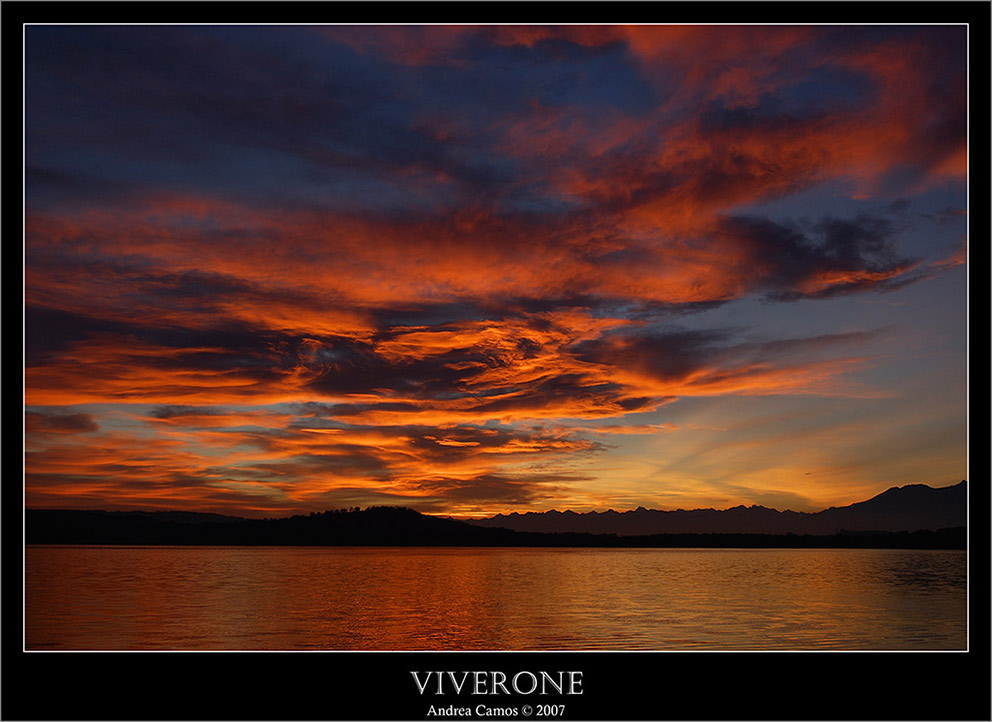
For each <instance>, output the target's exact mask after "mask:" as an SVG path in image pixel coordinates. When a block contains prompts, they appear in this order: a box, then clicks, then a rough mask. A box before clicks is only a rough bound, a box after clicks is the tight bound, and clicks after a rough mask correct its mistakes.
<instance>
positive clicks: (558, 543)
mask: <svg viewBox="0 0 992 722" xmlns="http://www.w3.org/2000/svg"><path fill="white" fill-rule="evenodd" d="M25 541H26V543H28V544H108V545H191V546H211V545H227V546H493V547H632V548H662V547H703V548H797V549H813V548H834V549H840V548H845V549H858V548H888V549H964V548H965V547H966V542H967V534H966V529H965V528H964V527H955V528H947V529H939V530H936V531H930V530H924V531H914V532H841V533H839V534H832V535H810V534H803V535H799V534H725V533H709V534H652V535H640V536H620V535H617V534H585V533H570V532H569V533H541V532H519V531H512V530H510V529H504V528H487V527H480V526H475V525H472V524H468V523H465V522H461V521H456V520H453V519H444V518H438V517H432V516H426V515H423V514H420V513H419V512H416V511H414V510H412V509H407V508H403V507H386V506H374V507H368V508H366V509H359V508H357V507H356V508H352V509H338V510H333V511H326V512H320V513H318V512H314V513H311V514H308V515H297V516H292V517H287V518H276V519H271V518H270V519H242V518H238V517H227V516H222V515H218V514H198V513H195V512H142V511H80V510H69V509H27V510H26V512H25Z"/></svg>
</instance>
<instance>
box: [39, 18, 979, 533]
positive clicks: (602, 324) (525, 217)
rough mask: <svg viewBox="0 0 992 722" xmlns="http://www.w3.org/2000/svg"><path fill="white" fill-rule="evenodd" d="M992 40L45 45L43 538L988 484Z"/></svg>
mask: <svg viewBox="0 0 992 722" xmlns="http://www.w3.org/2000/svg"><path fill="white" fill-rule="evenodd" d="M967 41H968V36H967V27H965V26H961V25H946V26H894V27H883V26H872V27H855V26H657V25H640V26H632V27H621V26H610V25H594V26H561V27H556V26H512V25H499V26H404V25H383V26H316V25H311V26H232V27H224V26H195V25H193V26H184V25H173V26H126V25H123V26H106V27H101V26H29V27H27V28H26V29H25V88H24V96H25V138H24V139H25V155H24V162H25V168H24V173H25V183H26V190H25V245H24V253H25V294H24V303H25V307H24V320H25V349H24V362H25V375H24V383H25V414H24V432H25V503H26V505H27V506H29V507H45V508H56V507H72V508H87V509H149V510H150V509H186V510H197V511H212V512H220V513H228V514H237V515H243V516H256V517H257V516H288V515H290V514H295V513H306V512H310V511H322V510H325V509H336V508H342V507H353V506H362V507H364V506H369V505H379V504H388V505H400V506H407V507H412V508H415V509H417V510H419V511H423V512H428V513H438V514H451V515H460V516H481V515H490V514H495V513H499V512H511V511H520V512H524V511H531V510H545V509H562V510H563V509H573V510H575V511H589V510H600V511H602V510H606V509H615V510H618V511H622V510H626V509H633V508H635V507H638V506H645V507H648V508H659V509H677V508H685V509H689V508H697V507H715V508H726V507H730V506H734V505H737V504H745V505H751V504H761V505H764V506H770V507H774V508H777V509H793V510H796V511H818V510H820V509H823V508H825V507H828V506H832V505H844V504H849V503H852V502H856V501H861V500H864V499H867V498H869V497H871V496H873V495H875V494H878V493H880V492H882V491H884V490H885V489H887V488H889V487H891V486H900V485H905V484H913V483H924V484H928V485H931V486H946V485H949V484H953V483H956V482H958V481H960V480H961V479H964V478H966V477H967V394H966V383H967V367H966V346H967V301H968V295H967V265H966V257H967V245H966V229H967V213H966V209H967V183H966V181H967V107H968V106H967V101H968V98H967V68H968V62H967V61H968V57H967V47H968V45H967Z"/></svg>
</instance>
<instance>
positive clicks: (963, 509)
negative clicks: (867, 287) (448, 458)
mask: <svg viewBox="0 0 992 722" xmlns="http://www.w3.org/2000/svg"><path fill="white" fill-rule="evenodd" d="M966 492H967V482H966V481H965V480H962V481H961V482H959V483H957V484H954V485H952V486H947V487H937V488H935V487H931V486H927V485H926V484H907V485H905V486H901V487H900V486H893V487H890V488H889V489H886V490H885V491H883V492H882V493H880V494H878V495H876V496H873V497H871V498H870V499H867V500H865V501H861V502H857V503H855V504H850V505H848V506H842V507H829V508H827V509H824V510H822V511H819V512H815V513H811V512H797V511H791V510H788V511H781V510H778V509H772V508H769V507H765V506H761V505H759V504H752V505H751V506H745V505H743V504H739V505H737V506H734V507H730V508H729V509H723V510H716V509H712V508H708V509H692V510H688V511H687V510H684V509H678V510H676V511H662V510H658V509H647V508H645V507H644V506H638V507H637V508H636V509H633V510H628V511H624V512H614V511H613V510H610V512H607V513H598V512H582V513H579V512H574V511H572V510H566V511H564V512H562V511H558V510H549V511H544V512H538V511H531V512H526V513H523V514H520V513H518V512H512V513H511V514H498V515H496V516H493V517H490V518H488V519H476V520H472V521H471V522H470V523H473V524H476V525H478V526H485V527H505V528H507V529H512V530H515V531H529V532H545V533H547V532H553V533H588V534H617V535H621V536H637V535H648V534H673V533H676V534H678V533H694V534H709V533H732V534H836V533H838V532H840V531H846V532H850V531H917V530H921V529H930V530H937V529H942V528H950V527H958V526H965V525H966V524H967V495H966Z"/></svg>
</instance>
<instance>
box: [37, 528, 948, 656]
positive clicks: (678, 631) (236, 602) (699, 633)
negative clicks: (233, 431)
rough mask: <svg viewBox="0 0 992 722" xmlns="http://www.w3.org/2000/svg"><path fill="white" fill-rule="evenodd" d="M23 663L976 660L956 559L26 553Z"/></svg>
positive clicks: (624, 552) (293, 551)
mask: <svg viewBox="0 0 992 722" xmlns="http://www.w3.org/2000/svg"><path fill="white" fill-rule="evenodd" d="M25 551H26V554H25V646H26V648H27V649H101V650H102V649H218V650H228V649H266V650H280V649H333V650H472V649H482V650H532V649H547V650H552V649H555V650H557V649H569V650H576V649H616V650H624V649H656V650H673V649H713V650H728V649H740V650H745V649H748V650H750V649H793V650H798V649H852V650H857V649H882V650H904V649H964V648H966V609H967V607H966V605H967V591H966V555H965V553H964V552H957V551H903V550H899V551H894V550H791V549H790V550H774V549H767V550H764V549H763V550H753V549H519V548H511V549H506V548H499V549H476V548H457V549H449V548H370V547H85V546H74V547H45V546H32V547H28V548H27V549H26V550H25Z"/></svg>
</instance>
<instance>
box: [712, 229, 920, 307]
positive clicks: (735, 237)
mask: <svg viewBox="0 0 992 722" xmlns="http://www.w3.org/2000/svg"><path fill="white" fill-rule="evenodd" d="M720 232H721V235H722V237H723V239H724V240H725V242H727V243H729V244H732V245H733V246H735V247H737V248H743V249H744V250H745V251H746V257H747V259H748V261H749V263H750V268H749V269H748V270H749V271H750V283H751V285H752V286H753V287H754V288H755V289H757V290H760V291H763V292H764V293H765V295H766V297H768V298H771V299H777V300H790V299H796V298H803V297H812V298H817V297H827V296H835V295H838V294H844V293H851V292H855V291H867V290H887V289H891V288H893V287H895V286H896V284H898V283H900V282H902V281H905V280H906V279H905V278H902V276H903V274H905V273H907V272H908V271H910V270H911V269H912V268H913V267H914V265H915V264H916V261H914V260H913V259H909V258H903V257H901V256H899V255H898V252H897V250H896V248H897V247H896V244H895V243H894V238H893V236H894V233H895V229H894V227H893V226H892V224H891V222H889V221H888V220H886V219H884V218H878V217H873V216H867V215H859V216H857V217H855V218H851V219H843V218H824V219H822V220H820V221H818V222H816V223H814V224H813V225H812V226H810V227H808V228H802V227H800V226H799V225H794V224H790V225H787V224H784V223H780V222H777V221H774V220H771V219H769V218H762V217H756V216H734V217H730V218H725V219H723V220H722V222H721V230H720Z"/></svg>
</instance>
